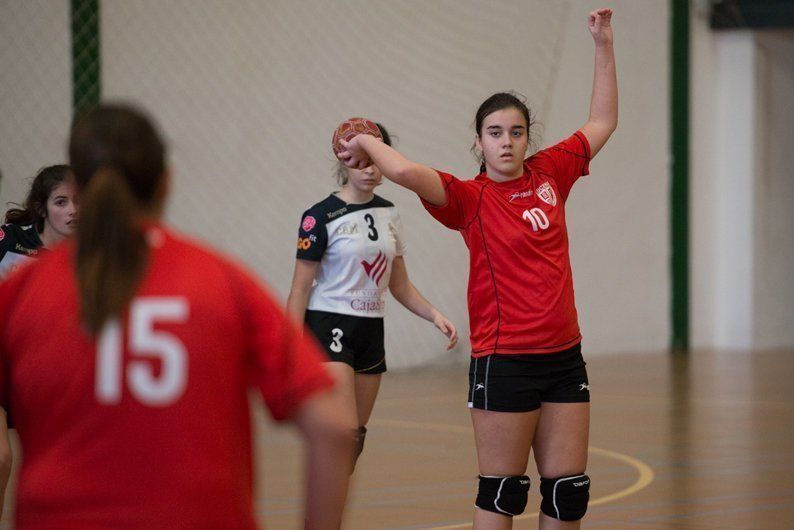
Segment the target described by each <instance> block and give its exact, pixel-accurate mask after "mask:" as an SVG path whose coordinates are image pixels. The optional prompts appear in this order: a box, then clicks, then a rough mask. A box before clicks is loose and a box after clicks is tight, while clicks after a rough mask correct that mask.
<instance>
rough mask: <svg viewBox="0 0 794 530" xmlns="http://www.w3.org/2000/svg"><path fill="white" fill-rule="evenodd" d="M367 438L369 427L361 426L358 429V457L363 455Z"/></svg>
mask: <svg viewBox="0 0 794 530" xmlns="http://www.w3.org/2000/svg"><path fill="white" fill-rule="evenodd" d="M366 438H367V428H366V427H363V426H362V427H359V428H358V431H356V459H358V457H359V456H361V453H362V451H364V440H365V439H366Z"/></svg>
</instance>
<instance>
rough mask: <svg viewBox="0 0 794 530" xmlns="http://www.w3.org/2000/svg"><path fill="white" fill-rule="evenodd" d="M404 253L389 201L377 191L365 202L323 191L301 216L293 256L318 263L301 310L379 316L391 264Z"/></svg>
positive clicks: (398, 227) (382, 311)
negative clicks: (352, 200) (306, 300)
mask: <svg viewBox="0 0 794 530" xmlns="http://www.w3.org/2000/svg"><path fill="white" fill-rule="evenodd" d="M404 253H405V243H404V241H403V235H402V223H401V222H400V216H399V214H398V213H397V209H396V208H395V206H394V204H392V203H390V202H389V201H387V200H385V199H383V198H381V197H378V196H377V195H376V196H375V197H374V198H373V199H372V200H371V201H369V202H367V203H365V204H347V203H346V202H344V201H343V200H342V199H340V198H339V197H337V196H336V195H335V194H331V195H329V196H328V197H327V198H326V199H325V200H323V201H320V202H318V203H317V204H315V205H314V206H312V207H311V208H309V209H308V210H306V212H304V214H303V217H302V219H301V226H300V230H299V235H298V254H297V258H298V259H305V260H309V261H319V262H320V266H319V268H318V271H317V275H316V277H315V283H314V285H313V287H312V291H311V294H310V295H309V304H308V307H307V309H311V310H314V311H328V312H331V313H341V314H344V315H354V316H362V317H380V318H382V317H383V315H384V310H385V303H386V289H387V288H388V287H389V278H390V277H391V268H392V262H393V260H394V257H395V256H402V255H403V254H404Z"/></svg>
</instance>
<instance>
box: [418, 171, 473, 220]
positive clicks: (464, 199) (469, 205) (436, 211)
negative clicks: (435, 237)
mask: <svg viewBox="0 0 794 530" xmlns="http://www.w3.org/2000/svg"><path fill="white" fill-rule="evenodd" d="M436 172H437V173H438V176H439V178H440V179H441V183H442V184H443V186H444V190H445V191H446V193H447V202H446V204H443V205H441V206H436V205H435V204H431V203H429V202H427V201H426V200H424V199H422V198H421V197H420V200H421V201H422V206H424V207H425V209H426V210H427V211H428V212H429V213H430V215H432V216H433V217H435V218H436V220H437V221H438V222H440V223H441V224H443V225H444V226H446V227H447V228H451V229H453V230H461V229H463V228H465V227H466V225H468V224H469V222H471V220H472V219H474V217H475V216H476V215H477V203H478V197H479V191H478V189H479V187H480V186H479V185H477V184H475V183H474V181H465V182H464V181H461V180H460V179H458V178H456V177H454V176H453V175H450V174H449V173H443V172H441V171H436Z"/></svg>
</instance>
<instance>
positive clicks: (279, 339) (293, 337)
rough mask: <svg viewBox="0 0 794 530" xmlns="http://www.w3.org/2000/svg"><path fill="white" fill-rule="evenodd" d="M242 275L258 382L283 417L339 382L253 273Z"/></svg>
mask: <svg viewBox="0 0 794 530" xmlns="http://www.w3.org/2000/svg"><path fill="white" fill-rule="evenodd" d="M240 278H241V290H240V291H239V292H240V295H241V296H242V297H243V311H245V317H244V318H246V320H247V322H246V324H247V326H248V329H247V330H246V335H247V337H248V341H249V346H248V349H249V352H250V353H249V355H250V362H251V365H252V371H253V374H252V375H253V383H254V384H255V385H256V386H257V387H258V388H259V390H260V391H261V393H262V397H263V398H264V401H265V404H266V405H267V407H268V409H269V410H270V413H271V414H272V415H273V418H274V419H276V420H283V419H286V418H288V417H290V416H291V415H292V413H293V412H294V411H295V410H296V409H297V408H299V407H300V405H301V404H302V403H303V402H304V401H306V399H308V398H309V397H310V396H311V395H312V394H314V393H316V392H318V391H321V390H324V389H327V388H330V387H331V386H332V385H333V381H332V379H331V377H330V376H329V374H328V372H327V370H326V368H325V365H324V361H326V360H327V359H326V358H325V354H324V353H323V352H322V351H321V350H320V349H319V347H318V346H317V345H316V344H315V342H314V340H313V339H311V338H309V337H308V336H302V333H301V332H300V330H299V329H298V327H297V326H295V325H294V324H293V323H292V322H291V321H290V320H289V319H288V318H287V317H286V315H285V314H284V310H283V309H282V308H281V307H280V306H279V305H278V304H276V303H275V302H274V301H273V299H272V297H271V296H270V295H269V294H267V293H266V292H265V291H264V289H263V288H262V287H261V286H260V285H258V284H257V282H255V281H254V280H253V279H251V278H249V277H248V275H242V274H241V275H240Z"/></svg>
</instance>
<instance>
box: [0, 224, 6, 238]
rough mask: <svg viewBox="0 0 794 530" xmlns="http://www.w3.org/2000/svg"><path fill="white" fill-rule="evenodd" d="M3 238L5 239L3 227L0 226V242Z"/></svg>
mask: <svg viewBox="0 0 794 530" xmlns="http://www.w3.org/2000/svg"><path fill="white" fill-rule="evenodd" d="M5 237H6V231H5V230H3V227H2V226H0V241H2V240H3V239H5Z"/></svg>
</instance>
